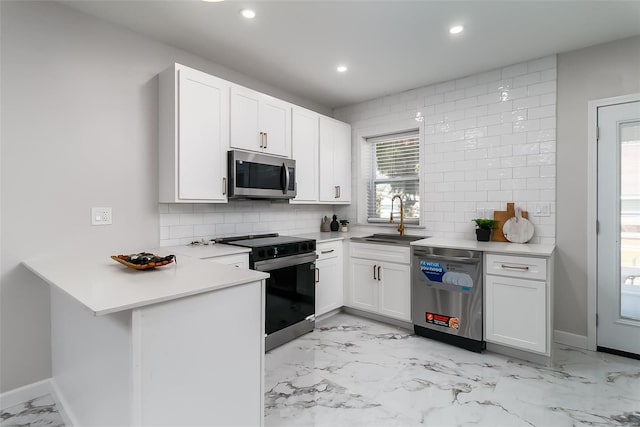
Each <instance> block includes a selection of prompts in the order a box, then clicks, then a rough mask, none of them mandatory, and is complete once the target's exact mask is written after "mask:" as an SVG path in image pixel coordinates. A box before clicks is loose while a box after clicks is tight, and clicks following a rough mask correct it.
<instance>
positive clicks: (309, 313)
mask: <svg viewBox="0 0 640 427" xmlns="http://www.w3.org/2000/svg"><path fill="white" fill-rule="evenodd" d="M217 241H218V242H221V243H228V244H230V245H235V246H243V247H246V248H251V253H250V254H249V266H250V268H251V269H253V270H259V271H264V272H267V273H269V274H270V277H269V278H268V279H267V286H266V310H265V318H266V319H265V321H266V322H265V329H266V330H265V335H266V338H265V347H266V350H267V351H269V350H271V349H272V348H275V347H278V346H279V345H282V344H284V343H286V342H288V341H291V340H292V339H294V338H296V337H298V336H300V335H303V334H305V333H307V332H311V331H313V328H314V327H315V300H316V297H315V295H316V288H315V270H316V258H317V255H316V241H315V240H310V239H303V238H299V237H287V236H279V235H277V234H266V235H257V236H244V237H236V238H227V239H219V240H217Z"/></svg>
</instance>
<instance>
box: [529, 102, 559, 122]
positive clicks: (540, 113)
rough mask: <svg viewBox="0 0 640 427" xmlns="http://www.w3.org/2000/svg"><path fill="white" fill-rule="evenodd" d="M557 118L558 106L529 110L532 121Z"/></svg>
mask: <svg viewBox="0 0 640 427" xmlns="http://www.w3.org/2000/svg"><path fill="white" fill-rule="evenodd" d="M555 116H556V106H555V105H546V106H544V107H538V108H530V109H529V118H530V119H541V118H544V117H555Z"/></svg>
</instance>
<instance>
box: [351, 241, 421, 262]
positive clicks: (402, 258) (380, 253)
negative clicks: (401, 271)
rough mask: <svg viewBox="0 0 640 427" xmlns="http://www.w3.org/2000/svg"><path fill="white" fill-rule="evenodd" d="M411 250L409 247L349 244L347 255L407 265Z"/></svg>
mask: <svg viewBox="0 0 640 427" xmlns="http://www.w3.org/2000/svg"><path fill="white" fill-rule="evenodd" d="M410 252H411V250H410V249H409V247H408V246H407V247H397V246H391V245H377V244H374V243H371V244H369V243H350V248H349V255H350V256H351V257H354V258H367V259H371V260H377V261H381V262H382V261H385V262H395V263H398V264H409V263H410V261H411V258H410Z"/></svg>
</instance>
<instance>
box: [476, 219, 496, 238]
mask: <svg viewBox="0 0 640 427" xmlns="http://www.w3.org/2000/svg"><path fill="white" fill-rule="evenodd" d="M472 221H473V222H475V223H476V227H477V228H476V238H477V239H478V242H488V241H489V240H491V233H492V232H493V230H495V229H496V228H498V223H497V222H496V220H494V219H487V218H476V219H473V220H472Z"/></svg>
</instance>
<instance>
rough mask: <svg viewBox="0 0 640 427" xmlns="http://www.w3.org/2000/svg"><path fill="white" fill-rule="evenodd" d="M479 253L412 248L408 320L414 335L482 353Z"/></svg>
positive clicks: (480, 265)
mask: <svg viewBox="0 0 640 427" xmlns="http://www.w3.org/2000/svg"><path fill="white" fill-rule="evenodd" d="M483 294H484V291H483V287H482V252H479V251H469V250H463V249H449V248H432V247H422V246H414V247H412V254H411V320H412V322H413V328H414V331H415V333H416V334H417V335H422V336H425V337H428V338H434V339H437V340H440V341H444V342H447V343H449V344H453V345H456V346H458V347H462V348H466V349H468V350H471V351H475V352H478V353H479V352H481V351H482V350H483V349H484V348H485V342H484V341H483V331H482V323H483Z"/></svg>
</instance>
